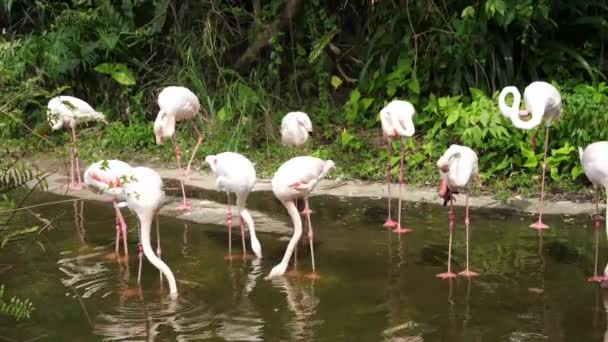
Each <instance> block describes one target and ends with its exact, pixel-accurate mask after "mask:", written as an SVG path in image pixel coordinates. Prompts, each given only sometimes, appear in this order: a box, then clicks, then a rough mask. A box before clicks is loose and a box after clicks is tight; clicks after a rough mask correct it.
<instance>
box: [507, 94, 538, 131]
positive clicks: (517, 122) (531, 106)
mask: <svg viewBox="0 0 608 342" xmlns="http://www.w3.org/2000/svg"><path fill="white" fill-rule="evenodd" d="M545 106H546V101H545V99H540V100H538V99H534V101H527V100H526V110H527V111H528V112H529V113H530V114H532V118H531V119H530V120H528V121H523V120H522V119H521V118H520V117H519V112H518V113H516V114H514V115H512V116H511V121H512V122H513V125H514V126H515V127H517V128H519V129H525V130H529V129H532V128H534V127H536V126H538V125H539V124H540V123H541V121H542V120H543V117H544V116H545Z"/></svg>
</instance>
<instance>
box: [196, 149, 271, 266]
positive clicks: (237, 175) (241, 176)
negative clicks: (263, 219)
mask: <svg viewBox="0 0 608 342" xmlns="http://www.w3.org/2000/svg"><path fill="white" fill-rule="evenodd" d="M205 161H206V162H207V164H209V166H210V167H211V170H212V171H213V172H214V173H215V176H216V184H217V188H218V190H219V191H224V192H226V197H227V200H228V213H227V217H226V222H227V224H228V259H231V258H232V211H231V210H230V193H231V192H234V193H236V207H237V210H238V212H239V221H240V224H241V241H242V243H243V257H245V256H246V255H247V246H246V245H245V228H244V223H245V222H246V223H247V228H248V229H249V236H250V238H251V249H252V250H253V253H255V255H256V256H257V257H258V258H261V257H262V246H261V245H260V241H258V238H257V236H256V234H255V226H254V224H253V218H251V215H250V214H249V212H248V211H247V209H245V204H246V202H247V197H248V196H249V193H250V192H251V190H252V189H253V186H254V185H255V182H256V174H255V169H254V167H253V164H252V163H251V161H249V159H247V158H245V157H244V156H242V155H241V154H238V153H234V152H224V153H220V154H217V155H210V156H207V157H205Z"/></svg>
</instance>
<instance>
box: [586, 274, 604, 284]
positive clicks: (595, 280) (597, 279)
mask: <svg viewBox="0 0 608 342" xmlns="http://www.w3.org/2000/svg"><path fill="white" fill-rule="evenodd" d="M606 280H608V279H606V278H605V277H602V276H601V275H597V274H596V275H594V276H593V277H589V278H587V281H588V282H590V283H601V282H604V281H606Z"/></svg>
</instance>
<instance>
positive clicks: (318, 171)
mask: <svg viewBox="0 0 608 342" xmlns="http://www.w3.org/2000/svg"><path fill="white" fill-rule="evenodd" d="M333 167H335V164H334V162H333V161H331V160H322V159H319V158H315V157H310V156H301V157H295V158H292V159H290V160H288V161H286V162H285V163H283V165H281V167H279V169H278V170H277V172H276V173H275V174H274V177H272V191H273V192H274V195H275V196H276V197H277V198H278V199H279V200H280V201H281V203H283V205H284V206H285V208H286V209H287V212H288V213H289V216H291V220H292V223H293V226H294V232H293V236H292V237H291V239H290V240H289V244H288V245H287V249H286V250H285V255H283V259H282V260H281V262H280V263H279V264H278V265H276V266H275V267H273V269H272V270H271V271H270V273H269V274H268V276H267V277H266V278H267V279H269V278H273V277H278V276H282V275H283V274H285V270H287V265H288V264H289V259H291V254H292V253H293V250H294V248H295V247H296V244H297V243H298V241H299V240H300V236H301V235H302V220H301V218H300V215H299V213H298V209H297V208H296V205H295V203H294V201H295V200H296V199H298V198H302V199H304V203H305V204H306V208H308V196H310V194H311V193H312V191H314V189H315V187H316V185H317V184H318V183H319V181H321V180H322V179H323V178H324V177H325V176H326V175H327V173H328V172H329V171H330V170H331V169H332V168H333ZM306 218H307V220H308V240H309V244H310V257H311V260H312V273H311V274H310V275H309V277H310V278H313V279H314V278H318V274H317V273H316V272H315V253H314V247H313V237H314V236H313V230H312V224H311V222H310V213H307V214H306Z"/></svg>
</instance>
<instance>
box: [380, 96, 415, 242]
mask: <svg viewBox="0 0 608 342" xmlns="http://www.w3.org/2000/svg"><path fill="white" fill-rule="evenodd" d="M415 113H416V110H415V109H414V106H413V105H412V104H411V103H409V102H407V101H401V100H394V101H392V102H390V103H389V104H388V105H386V106H385V107H384V108H382V110H381V111H380V120H381V122H382V133H383V135H384V138H385V139H386V142H387V152H388V160H387V162H386V183H387V184H386V186H387V192H388V218H387V219H386V222H385V223H384V227H387V228H392V227H396V228H395V229H394V230H393V232H395V233H408V232H411V231H412V230H411V229H408V228H403V227H401V189H402V187H403V162H404V158H405V144H404V141H403V140H404V137H411V136H413V135H414V133H415V131H416V130H415V128H414V122H413V121H412V118H413V116H414V114H415ZM396 137H399V140H400V144H401V160H400V164H399V201H398V203H399V204H398V211H397V222H395V221H393V219H392V218H391V145H392V139H393V138H396Z"/></svg>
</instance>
